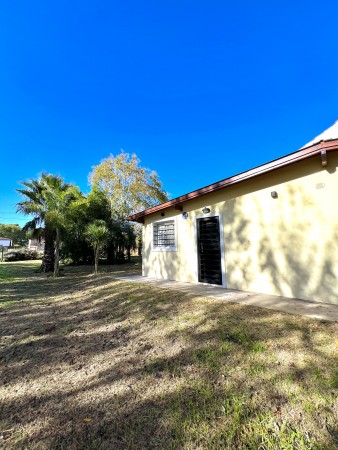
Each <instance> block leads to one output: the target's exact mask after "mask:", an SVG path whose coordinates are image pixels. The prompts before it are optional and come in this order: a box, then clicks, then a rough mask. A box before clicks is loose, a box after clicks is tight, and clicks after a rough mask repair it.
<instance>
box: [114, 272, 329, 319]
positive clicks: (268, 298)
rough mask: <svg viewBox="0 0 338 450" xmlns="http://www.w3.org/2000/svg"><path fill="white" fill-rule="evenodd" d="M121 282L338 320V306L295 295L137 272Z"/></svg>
mask: <svg viewBox="0 0 338 450" xmlns="http://www.w3.org/2000/svg"><path fill="white" fill-rule="evenodd" d="M117 278H119V279H121V280H124V281H129V282H132V283H141V284H152V285H154V286H157V287H159V288H165V289H173V290H176V291H181V292H185V293H187V294H193V295H198V296H201V297H210V298H217V299H220V300H225V301H228V302H234V303H242V304H243V305H251V306H257V307H258V308H267V309H273V310H274V311H282V312H286V313H291V314H298V315H301V316H307V317H311V318H314V319H322V320H330V321H332V322H338V305H331V304H328V303H318V302H310V301H307V300H300V299H297V298H288V297H279V296H277V295H266V294H258V293H254V292H246V291H236V290H232V289H223V288H219V287H216V286H209V285H203V284H193V283H182V282H181V281H168V280H157V279H155V278H149V277H142V276H141V275H125V276H119V277H117Z"/></svg>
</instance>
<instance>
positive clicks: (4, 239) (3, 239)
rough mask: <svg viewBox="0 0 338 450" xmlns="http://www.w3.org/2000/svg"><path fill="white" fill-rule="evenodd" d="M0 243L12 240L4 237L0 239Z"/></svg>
mask: <svg viewBox="0 0 338 450" xmlns="http://www.w3.org/2000/svg"><path fill="white" fill-rule="evenodd" d="M0 240H1V241H12V240H13V239H11V238H6V237H0Z"/></svg>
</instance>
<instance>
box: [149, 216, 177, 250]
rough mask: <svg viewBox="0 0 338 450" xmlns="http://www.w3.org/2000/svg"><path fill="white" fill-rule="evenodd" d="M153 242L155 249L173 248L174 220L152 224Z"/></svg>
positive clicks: (174, 242)
mask: <svg viewBox="0 0 338 450" xmlns="http://www.w3.org/2000/svg"><path fill="white" fill-rule="evenodd" d="M153 243H154V248H156V249H175V248H176V235H175V221H174V220H167V221H165V222H157V223H154V224H153Z"/></svg>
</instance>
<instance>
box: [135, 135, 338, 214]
mask: <svg viewBox="0 0 338 450" xmlns="http://www.w3.org/2000/svg"><path fill="white" fill-rule="evenodd" d="M323 150H326V151H334V150H338V139H335V140H332V141H325V142H319V143H317V144H315V145H312V146H311V147H307V148H305V149H300V150H298V151H297V152H293V153H290V154H288V155H286V156H283V157H281V158H278V159H275V160H273V161H270V162H268V163H266V164H263V165H261V166H258V167H254V168H253V169H250V170H247V171H246V172H242V173H239V174H238V175H234V176H232V177H229V178H225V179H224V180H221V181H218V182H216V183H213V184H209V185H208V186H205V187H203V188H200V189H197V190H195V191H192V192H189V193H188V194H184V195H181V196H180V197H177V198H174V199H173V200H169V201H168V202H165V203H161V204H160V205H157V206H153V207H152V208H148V209H145V210H144V211H141V212H139V213H136V214H133V215H131V216H129V217H127V220H129V221H139V220H140V219H141V218H143V217H144V216H147V215H149V214H153V213H155V212H157V211H161V210H163V209H166V208H170V207H171V206H173V207H175V208H176V209H179V208H177V206H178V205H180V204H181V203H184V202H186V201H189V200H192V199H194V198H197V197H201V196H202V195H206V194H209V193H211V192H215V191H218V190H220V189H223V188H225V187H228V186H231V185H234V184H237V183H240V182H242V181H245V180H249V179H251V178H254V177H257V176H259V175H263V174H265V173H268V172H271V171H272V170H276V169H279V168H281V167H285V166H287V165H290V164H293V163H295V162H298V161H302V160H303V159H306V158H310V157H311V156H315V155H317V154H320V153H321V152H322V151H323Z"/></svg>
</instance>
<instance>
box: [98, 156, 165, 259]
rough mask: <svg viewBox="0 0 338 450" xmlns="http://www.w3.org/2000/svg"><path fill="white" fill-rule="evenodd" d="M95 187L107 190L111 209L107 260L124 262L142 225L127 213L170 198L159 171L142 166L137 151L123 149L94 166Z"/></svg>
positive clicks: (104, 191) (105, 192) (102, 190)
mask: <svg viewBox="0 0 338 450" xmlns="http://www.w3.org/2000/svg"><path fill="white" fill-rule="evenodd" d="M89 180H90V183H91V185H92V186H93V190H96V191H100V192H102V193H104V195H105V197H106V198H107V200H108V201H109V204H110V210H111V218H112V222H111V238H110V241H109V243H108V247H107V253H108V261H110V262H111V263H115V262H122V259H124V256H123V254H124V251H125V250H126V251H127V257H128V259H130V251H131V249H132V248H135V247H136V239H138V236H139V235H140V230H139V228H140V227H139V225H138V224H130V223H127V222H126V217H128V216H129V215H130V214H133V213H135V212H138V211H140V210H142V209H145V208H150V207H152V206H155V205H157V204H159V203H163V202H165V201H167V200H168V194H167V193H166V192H165V191H164V190H163V188H162V183H161V181H160V180H159V177H158V175H157V173H156V172H154V171H152V170H150V169H148V168H145V167H141V166H140V160H139V159H138V158H137V156H136V155H135V154H132V155H130V154H129V153H125V152H123V151H122V152H121V153H120V154H119V155H117V156H114V155H110V156H109V157H108V158H106V159H103V160H102V161H101V163H100V164H99V165H97V166H94V168H93V171H92V172H91V174H90V175H89ZM138 241H140V240H139V239H138Z"/></svg>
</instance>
